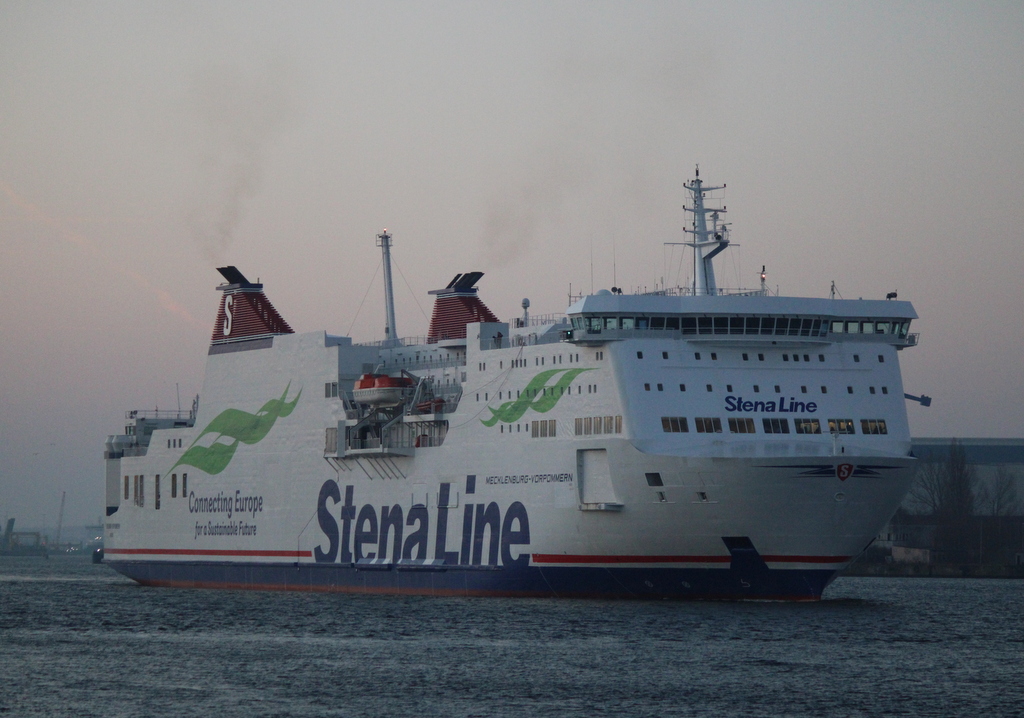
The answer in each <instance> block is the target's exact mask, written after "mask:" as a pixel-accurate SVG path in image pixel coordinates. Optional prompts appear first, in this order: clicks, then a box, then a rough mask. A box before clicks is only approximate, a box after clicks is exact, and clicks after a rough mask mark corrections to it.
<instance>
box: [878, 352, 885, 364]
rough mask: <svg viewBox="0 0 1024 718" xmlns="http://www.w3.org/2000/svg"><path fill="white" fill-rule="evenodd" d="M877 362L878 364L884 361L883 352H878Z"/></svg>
mask: <svg viewBox="0 0 1024 718" xmlns="http://www.w3.org/2000/svg"><path fill="white" fill-rule="evenodd" d="M878 363H879V364H884V363H885V355H884V354H879V355H878Z"/></svg>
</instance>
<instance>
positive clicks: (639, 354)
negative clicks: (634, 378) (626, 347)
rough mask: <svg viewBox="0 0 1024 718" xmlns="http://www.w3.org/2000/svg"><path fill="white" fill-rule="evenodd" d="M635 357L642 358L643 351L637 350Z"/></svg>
mask: <svg viewBox="0 0 1024 718" xmlns="http://www.w3.org/2000/svg"><path fill="white" fill-rule="evenodd" d="M636 358H637V359H643V358H644V353H643V352H637V353H636Z"/></svg>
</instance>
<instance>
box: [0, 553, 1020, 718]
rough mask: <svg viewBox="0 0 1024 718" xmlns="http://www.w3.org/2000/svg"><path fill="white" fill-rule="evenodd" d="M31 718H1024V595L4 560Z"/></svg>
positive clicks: (1, 698) (1, 666) (899, 586)
mask: <svg viewBox="0 0 1024 718" xmlns="http://www.w3.org/2000/svg"><path fill="white" fill-rule="evenodd" d="M0 713H2V714H8V715H14V716H104V717H105V718H113V717H117V716H144V717H145V718H153V717H155V716H201V717H203V718H206V717H210V718H214V717H216V718H227V717H230V716H691V715H692V716H833V715H834V716H899V715H903V716H957V715H961V716H976V717H977V718H982V717H988V716H1020V715H1022V714H1024V581H1020V580H998V579H988V580H986V579H904V578H852V577H851V578H839V579H838V580H837V581H836V582H835V583H833V584H832V586H830V587H829V589H828V590H827V591H826V594H825V599H824V600H822V601H821V602H820V603H813V604H784V603H716V602H708V603H704V602H699V603H697V602H695V603H676V602H661V601H659V602H652V601H601V600H568V599H565V600H559V599H503V598H467V599H452V598H420V597H391V596H380V597H378V596H346V595H339V594H305V593H273V592H246V591H215V590H185V589H167V588H145V587H142V586H138V585H136V584H134V583H132V582H131V581H129V580H127V579H125V578H123V577H121V576H120V575H118V574H116V573H115V572H114V571H112V570H111V569H110V568H108V567H106V566H103V565H94V564H92V563H90V562H89V561H88V559H85V558H66V557H60V558H51V559H49V560H43V559H38V558H0Z"/></svg>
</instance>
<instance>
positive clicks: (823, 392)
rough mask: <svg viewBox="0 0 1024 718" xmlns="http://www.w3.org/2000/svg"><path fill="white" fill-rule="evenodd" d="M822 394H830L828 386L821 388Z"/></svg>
mask: <svg viewBox="0 0 1024 718" xmlns="http://www.w3.org/2000/svg"><path fill="white" fill-rule="evenodd" d="M821 393H822V394H828V387H827V386H823V387H821Z"/></svg>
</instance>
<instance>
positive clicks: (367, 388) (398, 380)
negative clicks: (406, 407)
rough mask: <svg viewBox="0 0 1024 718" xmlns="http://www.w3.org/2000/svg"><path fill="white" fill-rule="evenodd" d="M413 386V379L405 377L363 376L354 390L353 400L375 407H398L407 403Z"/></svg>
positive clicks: (357, 381)
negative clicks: (407, 397) (404, 402)
mask: <svg viewBox="0 0 1024 718" xmlns="http://www.w3.org/2000/svg"><path fill="white" fill-rule="evenodd" d="M412 386H413V381H412V379H410V378H409V377H405V376H388V375H387V374H363V375H362V376H361V377H359V378H358V379H357V380H356V383H355V386H354V387H353V388H352V398H353V399H355V400H356V401H357V402H358V403H360V404H369V405H370V406H374V407H379V406H397V405H398V404H401V403H402V402H403V401H405V397H406V396H407V395H408V394H409V393H410V391H411V390H412Z"/></svg>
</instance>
